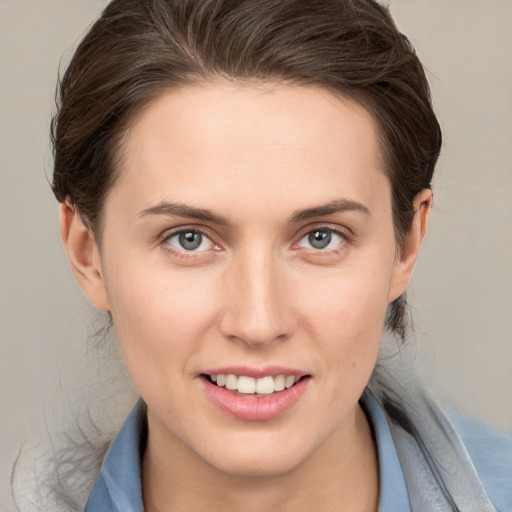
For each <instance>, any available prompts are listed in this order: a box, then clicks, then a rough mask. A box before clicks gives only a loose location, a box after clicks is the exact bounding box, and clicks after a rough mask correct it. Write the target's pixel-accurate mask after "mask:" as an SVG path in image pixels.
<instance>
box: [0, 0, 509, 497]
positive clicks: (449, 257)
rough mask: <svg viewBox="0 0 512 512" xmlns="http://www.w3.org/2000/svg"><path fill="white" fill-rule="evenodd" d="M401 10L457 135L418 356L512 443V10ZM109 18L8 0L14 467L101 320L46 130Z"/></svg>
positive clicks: (43, 2) (1, 241) (3, 18)
mask: <svg viewBox="0 0 512 512" xmlns="http://www.w3.org/2000/svg"><path fill="white" fill-rule="evenodd" d="M390 4H391V12H392V13H393V14H394V16H395V19H396V21H397V23H398V25H399V27H400V28H401V29H402V31H403V32H405V33H406V34H407V35H408V36H409V38H410V39H411V41H412V42H413V44H414V46H415V47H416V49H417V52H418V54H419V56H420V58H421V59H422V61H423V63H424V65H425V67H426V68H427V72H428V76H429V80H430V83H431V87H432V91H433V97H434V104H435V107H436V110H437V112H438V115H439V118H440V120H441V124H442V127H443V131H444V137H445V145H444V149H443V153H442V157H441V160H440V162H439V166H438V170H437V176H436V179H435V184H434V193H435V206H434V211H433V212H432V215H431V223H430V230H429V234H428V237H427V240H426V242H425V244H424V247H423V249H422V253H421V255H420V260H419V262H418V265H417V267H416V270H415V275H414V279H413V283H412V285H411V288H410V294H409V298H410V302H411V303H412V305H413V306H414V310H415V311H414V316H415V325H416V331H415V336H414V339H412V340H411V343H416V345H417V352H418V360H419V361H420V364H421V367H422V369H423V373H424V375H425V378H426V380H427V382H429V383H430V384H431V386H432V387H433V388H434V389H435V390H436V392H437V393H438V394H439V395H440V397H441V398H442V399H443V400H445V401H446V402H448V403H449V404H451V405H452V406H454V407H456V408H458V409H459V410H461V411H462V412H465V413H467V414H470V415H472V416H475V417H477V418H480V419H482V420H484V421H486V422H488V423H490V424H492V425H494V426H496V427H498V428H501V429H503V430H507V431H510V432H512V1H510V0H486V1H485V2H477V1H472V0H391V2H390ZM104 5H105V2H104V1H100V0H73V1H72V0H0V223H1V224H0V404H1V410H2V414H1V420H0V460H2V461H3V463H4V464H3V465H4V466H5V463H6V462H8V461H9V460H10V459H11V457H12V456H13V454H14V453H15V452H16V450H17V449H18V447H19V444H20V442H21V441H22V440H23V439H24V438H25V437H26V436H27V435H28V432H29V431H30V429H31V428H32V427H33V425H34V424H35V423H37V422H38V421H41V417H42V411H43V407H44V404H45V403H47V401H48V400H49V399H50V398H51V397H52V396H53V395H54V394H55V392H56V390H57V389H58V388H59V386H60V387H62V381H63V378H62V375H63V373H65V372H66V371H67V372H68V373H69V367H70V366H72V365H74V364H76V362H77V361H78V360H79V359H80V358H81V357H82V355H83V354H84V352H85V350H86V343H87V335H88V333H90V332H91V328H90V327H89V325H90V322H91V319H94V313H93V311H92V309H91V308H90V307H89V306H88V305H87V303H86V301H85V299H84V298H83V296H82V294H81V292H80V291H79V289H78V286H77V285H76V284H75V282H74V278H73V277H72V275H71V272H70V270H69V267H68V264H67V261H66V259H65V256H64V252H63V250H62V246H61V242H60V239H59V232H58V211H57V203H56V201H55V200H54V198H53V196H52V194H51V191H50V188H49V185H48V180H49V179H50V176H51V155H50V150H49V142H48V134H49V128H48V126H49V120H50V115H51V111H52V108H53V90H54V87H55V82H56V76H57V70H58V66H59V60H60V58H61V56H62V55H64V57H63V62H66V61H67V59H68V58H69V57H70V54H71V49H72V48H73V46H74V45H75V43H76V41H77V40H78V39H79V37H80V35H81V34H83V31H84V30H85V29H86V28H87V26H88V25H89V24H90V23H91V22H92V21H93V19H94V18H95V16H96V14H97V13H98V12H99V11H100V9H101V8H102V7H103V6H104ZM66 368H68V370H66ZM71 373H72V372H71ZM64 386H65V384H64ZM6 474H7V471H6V470H4V475H3V476H6ZM1 476H2V475H0V477H1ZM0 496H1V495H0ZM1 502H3V500H1V499H0V503H1Z"/></svg>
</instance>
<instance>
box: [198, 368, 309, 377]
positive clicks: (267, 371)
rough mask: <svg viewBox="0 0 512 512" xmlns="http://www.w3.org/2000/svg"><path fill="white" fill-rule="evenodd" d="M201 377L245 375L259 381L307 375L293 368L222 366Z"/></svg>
mask: <svg viewBox="0 0 512 512" xmlns="http://www.w3.org/2000/svg"><path fill="white" fill-rule="evenodd" d="M202 374H203V375H237V376H240V375H246V376H247V377H253V378H255V379H259V378H261V377H267V376H269V375H270V376H272V377H275V376H277V375H284V376H285V377H286V376H288V375H293V376H294V377H299V378H300V377H304V376H305V375H309V374H308V373H307V372H304V371H302V370H298V369H295V368H290V367H285V366H264V367H261V368H255V367H252V366H223V367H221V368H212V369H209V370H205V371H204V372H202Z"/></svg>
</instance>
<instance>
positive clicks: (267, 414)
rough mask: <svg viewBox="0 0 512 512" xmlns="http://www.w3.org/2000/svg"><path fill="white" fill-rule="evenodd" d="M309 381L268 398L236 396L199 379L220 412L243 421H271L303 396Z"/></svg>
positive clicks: (203, 379)
mask: <svg viewBox="0 0 512 512" xmlns="http://www.w3.org/2000/svg"><path fill="white" fill-rule="evenodd" d="M309 380H310V378H309V377H305V378H302V379H301V380H300V381H299V382H297V383H296V384H295V385H293V386H292V387H291V388H288V389H284V390H283V391H279V392H277V393H273V394H272V395H269V396H250V395H237V394H235V393H232V392H230V391H228V390H227V389H226V388H221V387H219V386H216V385H215V384H212V383H211V382H210V381H208V380H207V379H206V378H204V377H202V378H201V381H202V382H203V384H204V387H205V390H206V393H207V395H208V396H209V397H210V399H211V401H212V402H213V403H214V404H215V405H216V406H217V407H218V408H219V409H220V410H221V411H224V412H225V413H227V414H229V415H231V416H234V417H235V418H238V419H239V420H244V421H266V420H272V419H274V418H277V417H278V416H280V415H281V414H283V413H285V412H286V411H287V410H288V409H290V408H291V407H292V406H293V405H294V404H295V403H297V401H298V400H299V398H300V397H301V396H302V395H303V394H304V392H305V391H306V388H307V385H308V382H309Z"/></svg>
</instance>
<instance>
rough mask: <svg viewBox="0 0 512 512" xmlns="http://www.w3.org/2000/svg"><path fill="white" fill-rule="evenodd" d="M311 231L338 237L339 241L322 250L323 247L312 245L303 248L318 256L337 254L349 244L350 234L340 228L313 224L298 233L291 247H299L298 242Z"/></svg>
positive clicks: (311, 232) (350, 240)
mask: <svg viewBox="0 0 512 512" xmlns="http://www.w3.org/2000/svg"><path fill="white" fill-rule="evenodd" d="M313 233H328V234H329V235H336V236H338V237H339V238H340V242H339V243H338V244H337V245H336V246H335V247H334V248H332V249H326V250H323V249H315V248H314V247H308V248H305V249H306V250H308V251H311V252H313V253H315V254H316V255H318V256H323V255H326V256H327V255H332V254H338V253H339V252H341V251H342V250H343V249H344V248H346V246H347V245H349V244H350V243H351V242H352V238H351V236H350V235H349V234H347V233H346V232H344V231H342V230H340V229H337V228H334V227H331V226H325V225H320V226H315V227H313V228H311V227H308V229H307V231H303V232H302V233H301V234H300V237H299V239H298V241H297V242H295V243H294V244H293V246H292V247H293V248H300V247H299V244H300V243H301V242H302V240H304V239H305V238H306V237H308V236H310V235H311V234H313Z"/></svg>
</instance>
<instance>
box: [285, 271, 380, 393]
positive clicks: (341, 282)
mask: <svg viewBox="0 0 512 512" xmlns="http://www.w3.org/2000/svg"><path fill="white" fill-rule="evenodd" d="M366 268H368V270H367V271H365V270H362V271H361V270H357V269H355V268H352V269H348V270H347V269H345V270H344V271H343V272H339V273H338V274H337V275H332V276H330V278H329V279H327V280H326V282H325V283H323V286H319V285H321V284H322V283H319V282H317V283H316V286H314V283H310V286H305V287H302V295H301V292H300V291H299V290H296V292H295V293H296V296H298V297H300V301H301V304H300V305H299V308H300V309H301V310H302V311H304V312H305V311H307V312H308V313H307V315H306V316H305V319H304V324H305V326H306V327H305V328H306V329H308V330H310V336H309V337H310V339H312V340H314V343H315V345H316V348H317V349H318V350H319V352H320V353H321V354H322V357H323V358H324V363H325V366H324V369H325V372H326V373H327V374H329V375H330V376H332V378H333V379H337V380H340V379H341V380H344V384H343V385H344V386H348V387H351V386H352V385H353V386H356V387H357V386H361V384H363V386H364V385H365V384H366V380H367V379H368V378H369V375H370V374H371V372H372V370H373V367H374V364H375V360H376V358H377V353H378V349H379V344H380V339H381V336H382V331H383V327H384V321H385V317H386V311H387V295H388V289H389V274H390V272H388V271H387V270H386V271H384V268H383V267H382V266H381V267H380V268H376V269H374V270H373V271H372V270H371V268H372V267H371V266H368V267H366ZM305 290H308V293H307V294H304V291H305ZM333 368H334V371H333Z"/></svg>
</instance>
